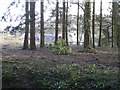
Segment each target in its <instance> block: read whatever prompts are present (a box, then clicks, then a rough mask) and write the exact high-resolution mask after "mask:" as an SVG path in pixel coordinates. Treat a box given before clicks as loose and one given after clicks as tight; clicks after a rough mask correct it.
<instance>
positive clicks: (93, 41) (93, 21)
mask: <svg viewBox="0 0 120 90" xmlns="http://www.w3.org/2000/svg"><path fill="white" fill-rule="evenodd" d="M92 43H93V48H95V0H93V12H92Z"/></svg>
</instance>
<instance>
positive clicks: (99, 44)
mask: <svg viewBox="0 0 120 90" xmlns="http://www.w3.org/2000/svg"><path fill="white" fill-rule="evenodd" d="M101 33H102V0H101V1H100V31H99V42H98V46H101Z"/></svg>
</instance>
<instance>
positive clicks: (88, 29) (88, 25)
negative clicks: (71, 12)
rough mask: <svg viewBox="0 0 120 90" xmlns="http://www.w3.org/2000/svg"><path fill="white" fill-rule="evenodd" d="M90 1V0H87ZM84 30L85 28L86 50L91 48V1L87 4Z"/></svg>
mask: <svg viewBox="0 0 120 90" xmlns="http://www.w3.org/2000/svg"><path fill="white" fill-rule="evenodd" d="M87 1H88V0H87ZM84 15H85V16H84V19H85V22H84V28H85V34H84V48H91V47H92V43H91V2H90V0H89V1H88V2H85V12H84Z"/></svg>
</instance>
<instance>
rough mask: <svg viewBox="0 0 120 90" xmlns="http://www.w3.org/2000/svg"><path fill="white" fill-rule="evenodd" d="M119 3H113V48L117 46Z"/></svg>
mask: <svg viewBox="0 0 120 90" xmlns="http://www.w3.org/2000/svg"><path fill="white" fill-rule="evenodd" d="M117 8H118V7H117V2H114V0H113V2H112V47H114V46H115V47H116V46H117V19H118V18H117Z"/></svg>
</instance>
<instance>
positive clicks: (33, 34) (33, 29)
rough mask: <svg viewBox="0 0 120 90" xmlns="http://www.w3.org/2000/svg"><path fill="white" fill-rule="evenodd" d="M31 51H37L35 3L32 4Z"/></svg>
mask: <svg viewBox="0 0 120 90" xmlns="http://www.w3.org/2000/svg"><path fill="white" fill-rule="evenodd" d="M30 49H31V50H35V49H36V45H35V1H32V2H30Z"/></svg>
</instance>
